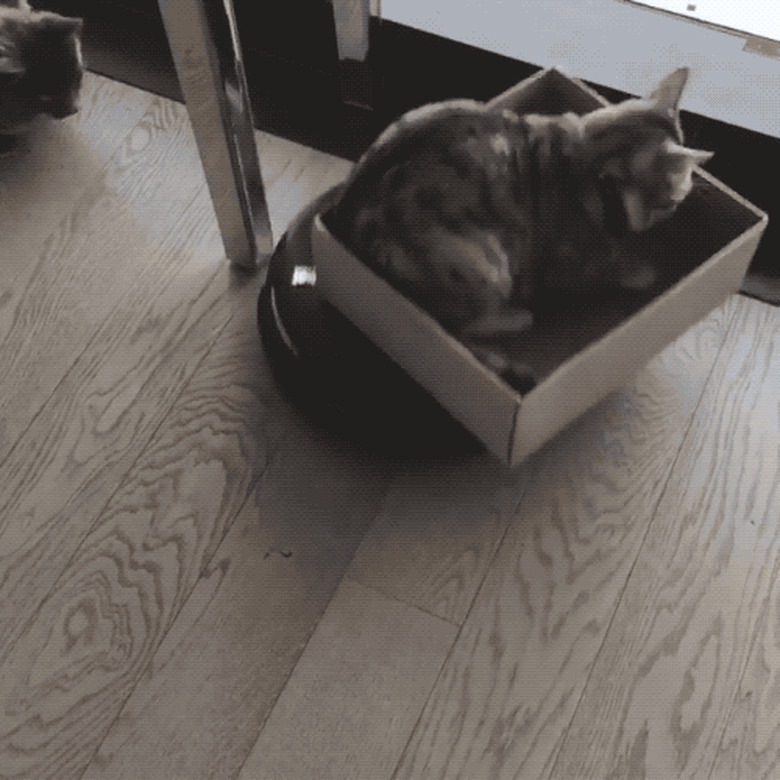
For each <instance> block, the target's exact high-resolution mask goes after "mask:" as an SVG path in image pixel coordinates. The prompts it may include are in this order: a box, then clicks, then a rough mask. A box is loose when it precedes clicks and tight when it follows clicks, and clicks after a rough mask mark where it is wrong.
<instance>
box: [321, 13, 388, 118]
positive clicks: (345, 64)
mask: <svg viewBox="0 0 780 780" xmlns="http://www.w3.org/2000/svg"><path fill="white" fill-rule="evenodd" d="M332 2H333V18H334V21H335V24H336V45H337V48H338V54H339V68H340V79H341V100H342V102H344V103H348V104H350V105H355V106H360V107H361V108H372V106H373V95H372V89H371V81H372V79H371V68H370V65H369V62H368V52H369V39H368V38H369V29H368V28H369V21H370V19H371V14H372V12H375V13H376V14H377V15H378V12H379V2H378V0H332Z"/></svg>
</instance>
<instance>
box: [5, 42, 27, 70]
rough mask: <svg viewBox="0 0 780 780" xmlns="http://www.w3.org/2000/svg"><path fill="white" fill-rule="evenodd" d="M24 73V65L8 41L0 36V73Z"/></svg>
mask: <svg viewBox="0 0 780 780" xmlns="http://www.w3.org/2000/svg"><path fill="white" fill-rule="evenodd" d="M21 73H24V65H23V64H22V63H21V62H20V61H19V59H18V57H17V55H16V51H15V49H14V47H13V46H12V45H11V42H10V41H6V40H4V39H3V38H0V74H2V75H4V76H18V75H19V74H21Z"/></svg>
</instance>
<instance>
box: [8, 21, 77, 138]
mask: <svg viewBox="0 0 780 780" xmlns="http://www.w3.org/2000/svg"><path fill="white" fill-rule="evenodd" d="M1 10H2V12H0V133H3V132H5V133H7V134H13V133H16V132H23V131H24V130H25V129H26V128H27V127H28V126H29V124H30V122H31V121H32V120H33V119H34V118H35V117H36V116H38V115H39V114H48V115H50V116H52V117H54V118H55V119H62V118H63V117H66V116H70V115H71V114H74V113H76V111H77V110H78V95H79V90H80V88H81V78H82V71H83V63H82V59H81V47H80V42H79V35H80V32H81V25H82V22H81V19H70V18H66V17H63V16H60V15H58V14H55V13H49V12H47V11H30V10H29V9H27V8H23V7H20V8H19V9H10V8H9V9H6V8H3V9H1Z"/></svg>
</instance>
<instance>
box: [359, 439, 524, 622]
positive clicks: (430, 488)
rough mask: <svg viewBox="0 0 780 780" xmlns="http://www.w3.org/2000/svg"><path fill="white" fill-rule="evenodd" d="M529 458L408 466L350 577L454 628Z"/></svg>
mask: <svg viewBox="0 0 780 780" xmlns="http://www.w3.org/2000/svg"><path fill="white" fill-rule="evenodd" d="M535 463H536V461H532V462H529V463H527V464H525V465H524V466H522V467H521V468H519V469H515V470H509V469H507V468H505V467H504V466H502V465H500V464H499V463H498V462H497V461H496V459H495V458H494V457H492V456H490V455H487V454H485V455H480V456H477V457H474V456H471V457H464V458H460V459H447V460H446V461H443V462H440V463H421V464H417V465H416V466H412V467H410V468H407V469H406V470H405V471H404V472H403V473H402V474H400V475H399V476H398V477H397V479H396V480H395V481H394V483H393V486H392V487H391V488H390V490H389V492H388V495H387V498H386V500H385V503H384V504H383V506H382V509H381V511H380V513H379V517H378V518H377V520H376V522H375V523H374V524H373V525H372V526H371V528H370V529H369V531H368V533H367V534H366V536H365V538H364V539H363V542H362V543H361V545H360V547H359V548H358V551H357V553H356V554H355V558H354V560H353V561H352V564H351V565H350V569H349V576H350V577H351V578H353V579H355V580H356V581H358V582H362V583H364V584H365V585H369V586H370V587H372V588H376V589H377V590H380V591H382V592H383V593H386V594H388V595H391V596H393V597H394V598H396V599H398V600H400V601H402V602H404V603H406V604H409V605H412V606H416V607H418V608H420V609H422V610H424V611H426V612H429V613H430V614H432V615H437V616H438V617H441V618H443V619H445V620H449V621H451V622H453V623H456V624H458V625H460V624H461V623H462V622H463V620H464V619H465V617H466V613H467V612H468V609H469V607H470V606H471V603H472V602H473V600H474V596H475V595H476V592H477V589H478V588H479V586H480V584H481V583H482V580H483V579H484V577H485V574H486V573H487V570H488V567H489V565H490V563H491V561H492V559H493V555H494V554H495V551H496V549H497V548H498V544H499V542H500V541H501V538H502V536H503V534H504V532H505V531H506V527H507V525H508V524H509V521H510V519H511V518H512V517H513V516H514V513H515V510H516V509H517V505H518V503H519V501H520V499H521V497H522V495H523V492H524V490H525V488H526V486H527V484H528V481H529V479H531V478H532V477H531V475H532V473H533V468H534V465H535Z"/></svg>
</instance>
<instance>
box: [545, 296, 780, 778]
mask: <svg viewBox="0 0 780 780" xmlns="http://www.w3.org/2000/svg"><path fill="white" fill-rule="evenodd" d="M779 407H780V310H778V309H776V308H772V307H770V306H768V305H766V304H762V303H759V302H757V301H753V300H750V299H746V298H742V299H740V301H739V306H738V310H737V314H736V317H735V319H734V322H733V325H732V328H731V331H730V333H729V337H728V338H727V340H726V343H725V345H724V348H723V350H722V352H721V354H720V356H719V358H718V361H717V363H716V364H715V368H714V370H713V375H712V381H711V382H710V383H709V385H708V387H707V392H706V393H705V394H704V397H703V398H702V401H701V404H700V406H699V408H698V409H697V412H696V416H695V418H694V421H693V424H692V426H691V429H690V431H689V433H688V435H687V436H686V440H685V442H684V445H683V448H682V450H681V453H680V457H679V459H678V462H677V463H676V465H675V468H674V471H673V474H672V477H671V479H670V481H669V484H668V486H667V487H666V489H665V491H664V494H663V497H662V499H661V501H660V503H659V505H658V511H657V513H656V518H655V521H654V522H653V524H652V526H651V527H650V530H649V532H648V534H647V539H646V541H645V544H644V546H643V548H642V552H641V554H640V555H639V557H638V559H637V562H636V565H635V567H634V569H633V571H632V573H631V577H630V579H629V581H628V584H627V586H626V589H625V592H624V593H623V596H622V599H621V603H620V606H619V609H618V610H617V612H616V614H615V619H614V624H613V626H612V629H611V630H610V632H609V634H608V635H607V637H606V639H605V642H604V646H603V648H602V650H601V652H600V653H599V657H598V660H597V662H596V664H595V666H594V668H593V673H592V675H591V678H590V680H589V681H588V685H587V687H586V688H585V690H584V692H583V695H582V700H581V702H580V705H579V707H578V708H577V713H576V716H575V718H574V720H573V722H572V724H571V728H570V729H569V732H568V734H567V737H566V740H565V742H564V744H563V747H562V750H561V753H560V755H559V756H558V760H557V762H556V766H555V771H554V773H553V776H554V777H560V778H568V777H574V776H576V777H580V776H595V777H607V776H617V777H625V776H632V777H636V776H653V777H682V776H686V777H689V776H690V777H693V776H695V777H706V776H708V775H709V774H710V772H711V770H712V766H713V761H714V757H715V755H716V752H717V750H718V746H719V744H720V743H721V737H722V735H723V732H724V728H725V727H726V724H727V721H728V717H729V714H730V711H731V705H732V701H733V700H734V697H735V694H736V693H737V691H738V687H739V684H740V681H741V680H742V681H743V682H744V684H745V685H747V687H748V688H750V687H752V683H753V682H754V681H752V680H750V678H745V677H744V676H743V675H744V672H745V668H746V664H747V660H748V653H749V651H750V647H751V645H752V643H753V638H754V637H755V635H756V631H757V629H758V627H759V619H760V616H761V615H762V614H765V613H766V605H767V600H768V597H769V593H770V590H771V587H772V584H773V583H774V581H775V579H776V575H777V560H778V555H779V554H780V522H778V521H780V504H779V503H778V500H777V499H778V489H780V453H779V452H778V442H779V441H780V420H779V419H778V413H779V412H780V408H779ZM769 620H770V621H772V620H773V618H771V617H770V618H769ZM764 649H766V645H764ZM756 652H758V653H762V652H763V650H762V648H761V646H760V645H758V646H757V650H756ZM756 660H757V661H758V659H756ZM755 668H756V667H753V669H754V670H755ZM764 696H766V697H768V698H764ZM764 696H759V702H760V701H761V700H762V699H763V701H765V702H768V701H771V700H772V699H773V698H774V695H773V694H772V693H771V692H770V689H767V690H766V692H765V694H764ZM759 706H761V705H760V704H759ZM755 715H756V716H757V715H759V712H756V713H755ZM736 717H737V719H738V720H739V716H736ZM748 722H749V723H752V724H753V725H754V726H755V727H756V728H757V729H758V732H756V733H755V734H754V735H753V737H752V739H749V740H748V741H747V744H745V743H743V746H744V748H745V757H748V756H750V755H751V753H752V750H751V743H752V746H755V745H756V742H757V740H758V744H759V745H760V743H761V742H762V741H764V742H765V740H766V738H767V736H766V734H765V733H764V732H763V730H764V727H765V726H769V728H770V733H771V725H770V724H771V723H772V721H771V720H770V721H767V720H764V719H763V718H762V719H760V720H759V719H758V718H755V717H753V718H750V720H749V721H748ZM774 722H775V723H776V720H774ZM743 724H745V721H744V720H743ZM735 727H736V725H735ZM758 734H763V736H761V737H759V736H758ZM728 741H729V738H728V737H726V743H728ZM758 752H759V754H760V753H762V752H763V751H762V750H759V751H758ZM751 758H752V757H751ZM737 768H738V769H739V770H740V771H737V772H735V773H734V774H733V775H730V776H732V777H755V776H758V775H754V774H752V772H750V771H747V770H750V769H751V767H750V766H749V765H748V766H742V765H741V764H739V763H738V764H737Z"/></svg>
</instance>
